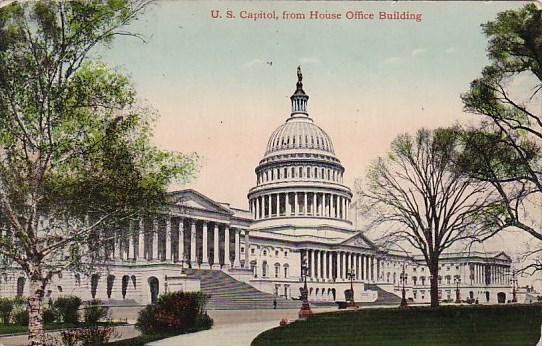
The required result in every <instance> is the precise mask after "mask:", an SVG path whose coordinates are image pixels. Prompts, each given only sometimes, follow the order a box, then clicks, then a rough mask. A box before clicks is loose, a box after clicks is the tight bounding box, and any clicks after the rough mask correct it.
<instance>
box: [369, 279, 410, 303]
mask: <svg viewBox="0 0 542 346" xmlns="http://www.w3.org/2000/svg"><path fill="white" fill-rule="evenodd" d="M365 288H366V289H367V290H371V291H377V292H378V298H377V299H376V301H374V302H371V303H364V304H365V305H399V304H400V303H401V297H399V296H397V295H395V294H393V293H391V292H388V291H386V290H384V289H382V288H380V287H379V286H378V285H377V284H366V285H365Z"/></svg>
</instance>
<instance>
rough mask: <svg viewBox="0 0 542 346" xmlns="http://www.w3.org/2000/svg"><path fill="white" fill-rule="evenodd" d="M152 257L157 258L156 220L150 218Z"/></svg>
mask: <svg viewBox="0 0 542 346" xmlns="http://www.w3.org/2000/svg"><path fill="white" fill-rule="evenodd" d="M152 259H154V260H158V259H159V257H158V220H157V219H154V220H152Z"/></svg>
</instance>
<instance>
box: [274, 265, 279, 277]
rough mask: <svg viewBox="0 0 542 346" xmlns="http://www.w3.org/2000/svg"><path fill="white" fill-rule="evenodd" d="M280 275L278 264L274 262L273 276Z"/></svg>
mask: <svg viewBox="0 0 542 346" xmlns="http://www.w3.org/2000/svg"><path fill="white" fill-rule="evenodd" d="M279 276H280V264H278V263H275V277H276V278H278V277H279Z"/></svg>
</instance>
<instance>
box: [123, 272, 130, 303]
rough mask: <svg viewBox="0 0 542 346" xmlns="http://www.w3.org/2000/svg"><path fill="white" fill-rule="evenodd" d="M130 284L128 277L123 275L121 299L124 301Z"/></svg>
mask: <svg viewBox="0 0 542 346" xmlns="http://www.w3.org/2000/svg"><path fill="white" fill-rule="evenodd" d="M129 283H130V277H129V276H128V275H124V276H123V277H122V299H126V291H127V290H128V284H129Z"/></svg>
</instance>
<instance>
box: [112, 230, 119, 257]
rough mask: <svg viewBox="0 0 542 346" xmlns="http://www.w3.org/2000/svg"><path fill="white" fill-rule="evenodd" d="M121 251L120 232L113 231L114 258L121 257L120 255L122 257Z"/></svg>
mask: <svg viewBox="0 0 542 346" xmlns="http://www.w3.org/2000/svg"><path fill="white" fill-rule="evenodd" d="M120 252H121V248H120V237H119V232H118V231H113V258H114V259H115V260H119V259H120V257H121V256H120Z"/></svg>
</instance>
